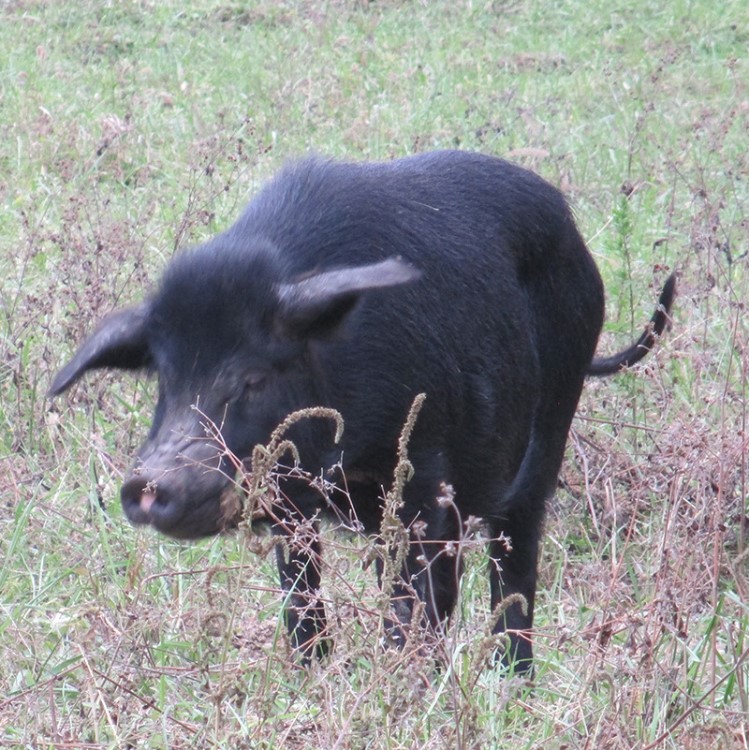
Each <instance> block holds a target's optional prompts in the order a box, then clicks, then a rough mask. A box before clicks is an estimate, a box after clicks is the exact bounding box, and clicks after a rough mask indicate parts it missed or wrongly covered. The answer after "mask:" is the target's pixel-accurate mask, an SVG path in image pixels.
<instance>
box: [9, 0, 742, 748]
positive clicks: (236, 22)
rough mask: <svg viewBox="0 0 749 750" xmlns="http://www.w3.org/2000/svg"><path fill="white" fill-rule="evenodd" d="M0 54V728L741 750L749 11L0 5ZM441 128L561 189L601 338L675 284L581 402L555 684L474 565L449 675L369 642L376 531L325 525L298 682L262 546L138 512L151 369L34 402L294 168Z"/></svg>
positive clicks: (217, 740)
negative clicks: (638, 346) (154, 526)
mask: <svg viewBox="0 0 749 750" xmlns="http://www.w3.org/2000/svg"><path fill="white" fill-rule="evenodd" d="M0 51H2V55H1V56H0V59H2V64H0V201H1V202H2V207H1V208H0V746H2V747H13V748H40V749H41V748H175V749H177V748H179V749H182V748H252V749H253V750H255V749H257V750H260V749H261V748H269V749H270V748H281V747H283V748H290V749H291V750H301V749H302V748H335V749H346V750H349V749H354V748H356V749H359V748H387V749H388V750H390V749H393V750H394V749H396V748H398V749H400V748H408V749H415V748H429V749H430V750H431V748H504V747H506V748H529V749H530V748H534V749H539V750H540V749H541V748H550V749H552V750H562V749H564V750H572V749H573V748H574V749H575V750H577V749H582V748H590V749H591V750H620V749H624V748H627V749H635V748H637V749H638V750H650V749H651V748H664V749H666V748H669V749H679V750H697V749H700V750H704V749H709V750H711V749H716V750H717V749H718V748H747V747H749V665H748V663H747V662H748V654H749V609H748V608H749V560H748V557H749V553H747V549H748V548H749V517H748V515H747V502H749V484H748V482H747V467H748V458H749V456H748V455H747V454H748V448H747V445H748V443H747V441H748V437H747V435H748V434H749V433H748V432H747V403H746V398H747V375H748V373H747V370H748V368H749V323H748V322H747V320H748V319H749V318H748V316H747V314H746V304H747V300H749V274H748V273H747V264H748V263H749V256H747V251H748V250H749V184H748V182H749V10H747V8H746V3H745V0H726V1H725V2H723V3H714V2H708V0H673V1H672V2H663V0H658V2H656V1H655V0H626V1H625V0H613V2H612V1H611V0H609V2H602V1H601V0H587V1H586V2H582V1H581V0H568V2H563V3H547V2H542V1H541V0H528V1H527V2H523V1H522V0H508V1H507V2H501V1H499V0H498V1H496V2H471V1H470V0H453V2H443V1H442V0H436V1H435V2H426V0H421V1H416V0H414V1H413V2H403V1H400V2H399V1H397V0H383V1H382V2H367V1H366V0H359V1H357V2H355V1H354V0H350V1H346V0H329V1H327V2H326V1H325V0H316V1H313V2H308V3H302V2H290V1H286V2H284V1H281V2H278V1H277V0H258V1H257V2H252V3H250V2H248V3H241V2H225V1H224V2H221V1H219V0H198V1H197V2H187V3H185V2H176V0H162V1H161V2H158V3H156V2H148V1H147V0H142V1H140V2H135V1H130V0H122V1H121V2H118V1H116V0H100V1H96V0H80V2H77V3H66V2H59V1H58V0H3V2H2V3H0ZM443 147H459V148H465V149H477V150H481V151H485V152H487V153H491V154H497V155H501V156H505V157H507V158H510V159H512V160H514V161H516V162H518V163H520V164H522V165H525V166H527V167H530V168H532V169H534V170H536V171H538V172H539V173H540V174H542V175H543V176H544V177H546V178H547V179H548V180H550V181H551V182H552V183H554V184H556V185H558V186H560V187H561V188H562V189H563V190H564V192H565V193H566V194H567V195H568V196H569V199H570V201H571V203H572V204H573V206H574V208H575V212H576V215H577V217H578V221H579V225H580V228H581V230H582V232H583V234H584V235H585V237H586V238H587V239H588V241H589V245H590V248H591V250H592V252H593V253H594V254H595V257H596V259H597V261H598V264H599V267H600V268H601V272H602V274H603V276H604V279H605V281H606V285H607V295H608V302H607V325H606V329H605V333H604V335H603V337H602V341H601V345H600V350H601V352H607V351H614V350H615V349H617V348H620V347H621V346H623V345H625V344H626V343H629V341H630V339H631V338H632V337H633V335H634V334H635V332H637V331H639V329H640V328H641V326H642V324H643V323H644V322H645V321H646V320H647V318H648V317H649V315H650V313H651V311H652V308H653V306H654V303H655V300H656V297H657V290H658V288H659V287H660V285H661V284H662V283H663V281H664V280H665V277H666V276H667V274H668V272H669V271H670V270H673V269H678V270H679V273H680V280H679V296H678V298H677V302H676V308H675V310H674V316H673V317H674V320H673V327H672V330H671V331H670V333H669V334H668V335H667V336H666V337H665V338H664V340H663V341H662V342H661V344H660V346H659V347H658V350H657V352H656V353H654V355H653V356H651V357H650V358H649V359H648V360H646V362H645V363H644V364H643V365H641V366H638V367H637V368H636V370H635V371H633V372H631V373H626V374H623V375H620V376H618V377H617V378H614V379H610V380H605V381H591V382H589V383H588V385H587V387H586V390H585V392H584V395H583V399H582V401H581V404H580V409H579V413H578V417H577V418H576V420H575V422H574V423H573V432H572V435H571V440H570V443H569V448H568V455H567V460H566V462H565V465H564V469H563V473H562V476H561V478H560V485H559V491H558V493H557V496H556V498H555V499H554V501H553V502H552V503H551V505H550V508H549V515H548V520H547V533H546V538H545V542H544V546H543V550H542V556H541V563H540V591H539V598H538V601H537V603H536V635H535V643H536V654H537V662H536V673H535V676H534V679H533V680H532V681H527V680H521V679H519V678H506V677H503V676H502V675H501V674H500V673H499V671H498V670H495V669H492V668H490V667H489V666H488V665H487V663H486V662H487V659H486V656H487V647H486V639H485V638H484V633H485V630H486V625H487V622H488V621H489V612H488V605H487V601H488V592H487V590H486V589H487V586H486V581H485V578H486V576H485V567H484V566H485V559H484V557H483V555H482V552H481V551H480V550H476V551H473V552H471V553H470V554H469V556H468V560H467V572H466V575H465V577H464V579H463V585H462V594H461V603H460V607H459V611H458V612H457V616H456V618H455V621H454V623H453V626H452V628H451V630H450V634H449V637H448V639H447V640H446V642H445V648H444V651H445V653H444V655H443V666H442V668H441V669H440V670H435V669H434V666H433V664H432V663H431V662H428V661H426V660H424V659H422V658H421V657H420V656H419V655H418V654H416V653H414V652H412V651H408V650H406V651H404V652H400V651H397V652H396V651H392V650H386V649H382V648H381V646H380V635H381V628H382V610H383V605H382V602H381V600H380V597H379V596H378V591H377V588H376V585H375V576H374V572H373V571H372V570H371V569H369V570H363V569H362V565H361V564H360V560H361V558H362V556H363V555H365V554H366V550H367V542H366V540H356V539H352V538H350V537H345V536H340V535H337V534H334V533H332V531H326V532H325V537H324V543H325V546H326V563H327V566H328V569H326V571H325V582H326V590H325V592H324V594H325V596H326V598H327V600H328V602H329V605H328V607H329V610H330V611H331V612H332V613H333V614H332V618H331V619H332V621H333V626H334V630H335V637H336V640H337V647H336V650H335V651H334V653H333V655H332V657H331V658H330V660H329V662H328V663H327V664H326V665H324V666H323V667H317V666H316V667H314V668H312V669H310V670H308V671H305V670H302V669H300V668H298V667H297V666H295V665H294V663H293V662H292V661H291V660H290V658H289V654H288V651H287V646H286V641H285V639H284V634H283V630H282V626H280V625H279V622H280V619H279V615H280V612H281V606H280V597H279V594H278V591H277V590H276V588H277V580H276V574H275V565H274V564H273V561H272V559H271V557H270V556H268V555H266V554H263V549H262V548H263V546H264V545H263V544H247V542H246V540H244V539H242V538H240V537H228V538H221V539H214V540H207V541H204V542H200V543H197V544H191V545H186V544H179V543H176V542H172V541H169V540H167V539H165V538H163V537H160V536H157V535H155V534H153V533H150V532H149V531H143V530H135V529H133V528H131V527H130V526H129V525H128V524H127V522H126V521H125V519H124V518H123V515H122V512H121V509H120V507H119V502H118V492H119V484H120V481H121V479H122V476H123V472H124V471H126V470H127V467H128V464H129V462H130V460H131V457H132V455H133V453H134V451H135V450H136V449H137V446H138V445H139V444H140V442H141V440H142V439H143V438H144V436H145V434H146V431H147V428H148V424H149V420H150V412H151V408H152V399H153V384H152V383H151V382H148V381H144V380H137V379H135V378H132V377H129V376H119V377H116V376H113V375H100V376H94V377H90V378H88V379H87V381H86V383H85V384H84V385H83V386H81V387H78V388H76V389H74V390H73V391H72V392H71V394H70V395H69V396H65V397H63V398H61V399H59V400H57V401H55V402H54V403H50V402H49V401H48V400H47V399H46V398H45V391H46V389H47V388H48V386H49V383H50V380H51V377H52V375H53V374H54V372H55V371H56V369H57V368H58V367H60V366H61V365H62V364H63V363H64V362H65V361H66V358H67V357H69V356H70V354H71V353H72V351H73V350H74V348H75V346H76V343H77V342H78V341H80V339H81V338H82V337H83V335H84V334H85V332H86V331H88V330H90V328H91V326H92V325H93V324H94V322H95V321H96V320H98V319H99V318H100V317H101V316H102V315H103V314H105V313H106V312H108V311H109V310H111V309H113V308H114V307H116V306H119V305H122V304H125V303H127V302H131V301H135V300H139V299H141V298H142V296H143V295H144V294H145V293H146V290H147V289H148V288H149V286H150V285H151V284H152V283H153V282H154V281H155V280H156V279H157V278H158V274H159V272H160V270H161V269H162V268H163V267H164V265H165V264H166V262H167V261H168V259H169V258H170V257H171V256H172V254H173V253H174V252H175V251H176V250H177V248H179V247H183V246H185V245H188V244H191V243H195V242H199V241H201V240H203V239H204V238H206V237H208V236H209V235H210V234H212V233H214V232H216V231H218V230H219V229H221V228H223V227H226V226H227V225H228V224H229V223H230V222H231V221H233V220H234V218H236V216H237V214H238V212H239V210H240V209H241V206H242V205H243V203H244V202H245V201H246V200H247V198H248V197H249V196H250V195H252V193H253V192H254V191H255V190H256V189H257V187H258V185H259V184H261V183H262V181H263V180H264V179H266V178H267V177H268V176H270V175H271V174H272V173H273V172H274V171H275V170H277V169H278V167H279V166H280V165H281V164H282V163H283V162H284V161H285V160H286V159H287V158H289V157H292V156H295V155H299V154H303V153H306V152H308V151H316V152H320V153H323V154H326V155H331V156H337V157H347V158H352V159H362V158H377V159H386V158H391V157H394V156H399V155H404V154H410V153H414V152H417V151H423V150H429V149H434V148H443ZM266 546H267V545H266Z"/></svg>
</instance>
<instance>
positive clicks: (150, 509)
mask: <svg viewBox="0 0 749 750" xmlns="http://www.w3.org/2000/svg"><path fill="white" fill-rule="evenodd" d="M121 498H122V507H123V509H124V510H125V515H126V516H127V517H128V519H129V520H130V522H131V523H134V524H152V525H153V526H155V527H156V528H158V529H160V530H162V531H164V532H166V533H169V531H170V530H171V529H172V528H173V527H174V526H175V524H176V523H177V522H178V521H179V520H180V518H181V517H182V516H183V515H184V504H183V503H181V502H179V500H178V499H177V498H175V496H174V493H173V491H172V490H171V489H170V488H169V486H168V483H167V482H165V481H161V482H159V481H158V480H156V479H154V478H153V477H149V476H147V475H145V474H139V475H136V476H133V477H132V478H130V479H129V480H128V481H127V482H125V484H124V485H123V486H122V491H121Z"/></svg>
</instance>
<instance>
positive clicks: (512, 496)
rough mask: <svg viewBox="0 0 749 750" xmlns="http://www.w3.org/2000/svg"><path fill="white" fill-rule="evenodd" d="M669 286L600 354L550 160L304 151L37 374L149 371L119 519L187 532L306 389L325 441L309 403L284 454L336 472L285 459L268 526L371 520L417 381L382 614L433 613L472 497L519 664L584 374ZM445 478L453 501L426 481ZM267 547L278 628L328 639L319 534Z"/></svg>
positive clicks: (633, 357) (590, 282)
mask: <svg viewBox="0 0 749 750" xmlns="http://www.w3.org/2000/svg"><path fill="white" fill-rule="evenodd" d="M673 294H674V279H673V277H671V278H669V280H668V282H667V283H666V286H665V287H664V290H663V292H662V294H661V298H660V305H659V308H658V309H657V311H656V313H655V314H654V316H653V319H652V321H651V324H650V326H649V327H648V328H647V329H646V330H645V332H644V333H643V335H642V336H641V338H640V340H639V341H638V342H637V343H635V344H634V345H633V346H631V347H630V348H629V349H627V350H625V351H623V352H620V353H619V354H617V355H614V356H613V357H609V358H607V359H594V352H595V348H596V342H597V340H598V335H599V332H600V330H601V325H602V321H603V311H604V295H603V286H602V282H601V279H600V276H599V274H598V271H597V270H596V267H595V264H594V262H593V259H592V258H591V256H590V254H589V252H588V250H587V249H586V247H585V244H584V242H583V240H582V238H581V236H580V234H579V233H578V231H577V229H576V227H575V224H574V221H573V218H572V215H571V212H570V210H569V208H568V206H567V204H566V202H565V199H564V198H563V196H562V195H561V194H560V193H559V192H558V191H557V190H556V189H555V188H553V187H552V186H551V185H549V184H548V183H546V182H545V181H544V180H542V179H541V178H539V177H538V176H536V175H535V174H532V173H531V172H528V171H526V170H524V169H521V168H520V167H517V166H513V165H512V164H509V163H507V162H505V161H502V160H499V159H496V158H492V157H489V156H482V155H479V154H472V153H464V152H437V153H429V154H423V155H419V156H414V157H411V158H406V159H400V160H396V161H392V162H389V163H362V164H348V163H336V162H332V161H326V160H322V159H318V158H308V159H305V160H303V161H301V162H299V163H296V164H293V165H290V166H287V167H286V168H285V169H284V170H283V171H282V172H281V173H280V174H279V175H278V176H277V177H276V179H274V180H273V181H272V182H270V183H269V184H268V185H267V186H266V187H265V188H264V189H263V190H262V191H261V192H260V193H259V195H258V196H257V197H256V198H255V199H254V200H253V201H252V202H251V203H250V205H249V207H248V208H247V209H246V211H245V213H244V215H243V216H242V217H241V218H240V220H239V221H238V222H237V223H236V224H235V225H234V226H232V227H231V228H230V229H228V230H227V231H225V232H224V233H222V234H220V235H218V236H217V237H215V238H214V239H212V240H210V241H209V242H207V243H206V244H204V245H202V246H200V247H197V248H195V249H192V250H189V251H187V252H183V253H182V254H180V255H179V256H178V257H176V258H175V259H174V260H173V261H172V263H171V265H170V266H169V267H168V269H167V270H166V273H165V275H164V277H163V279H162V281H161V285H160V287H159V288H158V290H157V291H156V292H155V293H154V294H153V295H152V296H151V297H150V298H149V299H148V300H147V301H146V302H144V303H143V304H141V305H138V306H136V307H132V308H128V309H125V310H122V311H119V312H116V313H114V314H112V315H111V316H109V317H108V318H106V319H105V320H104V321H103V322H102V323H101V325H100V326H99V327H98V329H97V330H96V331H95V332H94V333H93V334H92V335H91V337H90V338H89V339H88V340H87V341H86V342H85V343H84V344H83V345H82V346H81V348H80V349H79V351H78V352H77V354H76V355H75V357H74V358H73V360H72V361H71V362H70V363H69V364H68V365H67V366H66V367H64V368H63V369H62V370H61V372H60V373H59V374H58V375H57V377H56V378H55V380H54V382H53V384H52V387H51V393H52V394H58V393H60V392H62V391H64V390H65V389H66V388H68V387H69V386H70V385H72V384H73V383H74V382H75V381H76V380H78V378H80V377H81V375H82V374H83V373H84V372H85V371H87V370H90V369H93V368H100V367H114V368H123V369H137V368H145V369H148V370H151V371H153V372H155V373H157V374H158V381H159V398H158V404H157V406H156V412H155V414H154V418H153V426H152V428H151V431H150V434H149V436H148V439H147V440H146V442H145V444H144V446H143V447H142V449H141V451H140V453H139V456H138V459H137V461H136V464H135V467H134V468H133V470H132V472H131V474H130V476H129V478H128V479H127V481H126V482H125V484H124V486H123V488H122V503H123V505H124V509H125V512H126V514H127V516H128V518H129V519H130V520H131V521H132V522H133V523H135V524H150V525H152V526H154V527H155V528H156V529H158V530H159V531H162V532H164V533H165V534H169V535H171V536H175V537H181V538H190V537H199V536H203V535H208V534H215V533H218V532H220V531H222V530H224V529H226V528H230V527H232V526H235V525H236V523H237V521H238V518H237V512H236V510H234V511H233V512H230V511H228V510H227V507H234V508H236V506H227V504H226V503H223V502H222V497H223V496H224V495H225V494H226V490H227V487H229V486H231V485H232V483H233V481H234V476H235V473H236V465H235V463H232V461H231V458H230V456H229V452H230V453H231V454H233V455H234V456H238V457H240V458H245V457H247V456H249V455H250V453H251V452H252V449H253V446H255V445H256V444H259V443H265V442H267V440H268V438H269V436H270V434H271V432H272V431H273V429H274V428H275V427H276V426H277V425H278V424H279V422H281V421H282V420H283V418H284V417H285V416H286V415H288V414H289V413H291V412H293V411H295V410H298V409H301V408H304V407H311V406H318V405H320V406H327V407H332V408H334V409H336V410H338V411H339V412H340V414H341V415H342V416H343V419H344V424H345V430H344V433H343V438H342V442H341V444H340V445H336V444H334V442H333V439H332V430H331V429H330V426H329V425H328V424H327V423H325V422H324V421H320V420H307V421H305V422H303V423H300V424H297V425H296V426H295V427H294V428H293V430H292V432H293V436H292V437H293V441H294V442H295V444H296V445H297V447H298V449H299V454H300V460H301V466H302V467H303V468H304V469H305V470H306V471H307V472H310V473H311V474H313V475H320V474H321V472H322V473H324V474H326V476H327V477H328V478H329V479H330V480H331V481H332V482H338V486H339V487H341V488H343V487H344V486H345V489H346V492H345V493H344V492H342V491H341V492H337V491H335V490H334V491H332V492H331V493H330V494H329V496H328V497H327V498H323V496H322V495H321V493H320V491H319V490H318V489H315V488H313V487H312V486H310V484H309V483H307V482H303V481H301V480H300V479H298V478H295V477H294V476H293V472H291V474H290V475H289V476H288V477H287V478H286V479H285V480H283V479H282V480H281V481H282V486H281V492H282V494H281V497H282V498H283V499H282V500H281V501H279V507H278V508H276V509H275V512H274V516H273V519H274V520H273V521H272V526H273V529H274V531H275V533H279V534H289V533H290V530H291V529H293V528H295V527H298V525H299V524H300V523H303V522H305V521H307V522H309V520H310V519H313V518H316V517H317V516H316V514H318V513H319V512H320V511H321V510H323V511H324V510H326V509H327V510H330V509H336V510H337V511H338V512H339V513H341V512H342V513H344V514H350V515H354V516H355V517H356V520H357V522H358V523H359V524H360V525H361V527H362V528H363V529H364V530H365V531H367V532H373V533H377V531H378V529H379V521H380V518H381V513H382V496H383V487H387V486H389V484H390V483H391V481H392V476H393V470H394V467H395V463H396V448H397V443H398V436H399V433H400V431H401V429H402V427H403V424H404V420H405V418H406V416H407V413H408V411H409V407H410V406H411V404H412V402H413V401H414V398H415V397H416V396H417V394H420V393H424V394H426V400H425V402H424V405H423V408H422V411H421V413H420V415H419V418H418V420H417V422H416V425H415V428H414V431H413V434H412V436H411V439H410V443H409V458H410V460H411V463H412V464H413V467H414V473H413V477H412V479H411V480H410V481H409V482H408V483H407V484H406V486H405V491H404V498H403V499H404V505H403V507H402V510H401V512H400V515H401V519H402V521H403V523H404V524H405V526H406V528H409V529H411V530H412V532H413V533H412V537H413V538H414V543H413V544H412V545H411V548H412V551H411V553H410V554H409V556H408V559H407V561H406V564H405V569H404V571H403V583H402V586H400V587H396V593H397V594H398V596H399V597H403V596H404V595H405V596H406V599H405V600H404V599H402V598H401V599H399V604H398V606H397V607H396V612H397V614H398V619H399V621H400V623H401V625H402V627H403V628H405V627H407V625H408V621H409V620H410V617H411V611H412V605H413V601H414V600H413V598H412V597H413V595H416V596H418V597H419V598H421V599H422V600H423V602H424V604H425V611H426V618H427V620H428V623H429V625H430V626H431V627H432V628H434V629H435V630H439V629H440V628H442V627H443V625H444V623H445V621H446V620H447V618H448V617H449V615H450V613H451V611H452V610H453V607H454V605H455V599H456V595H457V586H458V577H459V574H460V560H459V559H458V556H456V555H454V554H450V553H449V547H447V543H448V542H450V541H451V540H456V539H458V538H460V536H461V533H463V528H462V522H463V521H464V520H465V519H467V518H468V517H469V516H475V517H479V518H481V519H483V520H484V522H485V525H486V528H487V530H488V536H489V538H490V539H492V541H491V542H490V543H489V547H490V556H491V559H492V564H491V565H490V570H489V575H490V578H491V604H492V607H495V606H496V605H497V604H498V603H499V602H500V601H501V600H502V599H503V598H504V597H506V596H508V595H511V594H520V595H522V598H524V600H525V604H527V608H526V607H525V606H524V604H523V602H521V601H518V602H516V603H515V604H513V605H512V606H510V607H509V608H508V609H507V610H506V612H505V614H504V616H503V617H502V618H501V621H500V622H498V624H497V628H496V630H497V631H502V630H507V631H508V632H509V633H510V637H511V641H510V643H511V647H510V650H509V651H508V653H507V655H506V661H514V663H515V667H516V669H518V670H522V669H526V668H528V667H529V665H530V662H531V644H530V639H529V631H530V629H531V626H532V622H533V601H534V594H535V587H536V563H537V557H538V545H539V534H540V530H541V525H542V519H543V515H544V505H545V502H546V500H547V498H549V497H550V496H551V494H552V493H553V492H554V487H555V484H556V481H557V474H558V472H559V467H560V464H561V461H562V455H563V453H564V446H565V441H566V438H567V432H568V430H569V427H570V422H571V420H572V417H573V414H574V412H575V408H576V406H577V402H578V398H579V396H580V391H581V388H582V385H583V380H584V379H585V377H586V375H589V374H593V375H605V374H610V373H614V372H616V371H618V370H620V369H621V368H623V367H627V366H629V365H631V364H633V363H634V362H636V361H638V360H639V359H641V358H642V357H643V356H644V355H645V354H646V353H647V352H648V350H649V349H650V348H651V346H652V345H653V343H654V340H655V337H656V335H658V334H660V333H661V332H662V331H663V330H664V327H665V325H666V322H667V318H668V311H669V308H670V305H671V301H672V297H673ZM208 423H211V424H213V425H214V426H217V427H219V428H220V434H221V440H218V439H216V436H215V434H213V433H211V432H210V431H209V432H207V431H206V424H208ZM331 467H337V468H335V469H331ZM445 485H450V486H451V487H452V491H453V493H454V503H452V504H450V503H445V502H444V501H442V502H439V501H438V499H437V498H438V497H440V496H441V495H444V492H445ZM417 529H418V533H416V530H417ZM417 537H418V539H416V538H417ZM506 540H509V542H508V541H506ZM282 546H283V549H282V548H281V547H282ZM278 550H279V553H278V563H279V570H280V575H281V581H282V585H283V587H284V589H285V590H287V591H288V592H289V593H290V594H291V596H289V599H288V601H289V605H288V608H287V620H288V625H289V629H290V633H291V638H292V642H293V645H294V646H295V647H296V648H297V649H298V650H299V651H300V652H301V654H302V658H303V659H308V658H309V657H310V655H312V654H313V653H315V652H317V653H318V654H320V653H323V652H324V651H325V648H326V643H327V641H326V639H325V638H324V637H323V633H324V628H325V615H324V610H323V606H322V603H321V602H320V601H319V600H318V598H317V591H318V589H319V586H320V572H319V571H320V560H319V553H320V547H319V541H318V540H316V539H315V538H314V536H313V538H312V541H311V542H309V543H307V544H305V545H294V544H293V543H292V544H290V545H289V544H286V545H279V547H278ZM408 592H410V597H411V598H408ZM404 601H405V604H404ZM394 631H395V633H396V637H402V635H403V632H402V630H401V626H398V627H395V626H394Z"/></svg>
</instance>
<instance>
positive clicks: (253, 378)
mask: <svg viewBox="0 0 749 750" xmlns="http://www.w3.org/2000/svg"><path fill="white" fill-rule="evenodd" d="M267 382H268V376H267V375H266V374H265V373H264V372H248V373H247V374H246V375H245V377H244V388H243V392H242V395H243V396H244V397H245V398H247V397H251V396H253V395H255V394H256V393H258V392H260V391H261V390H262V389H263V388H264V387H265V384H266V383H267Z"/></svg>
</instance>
